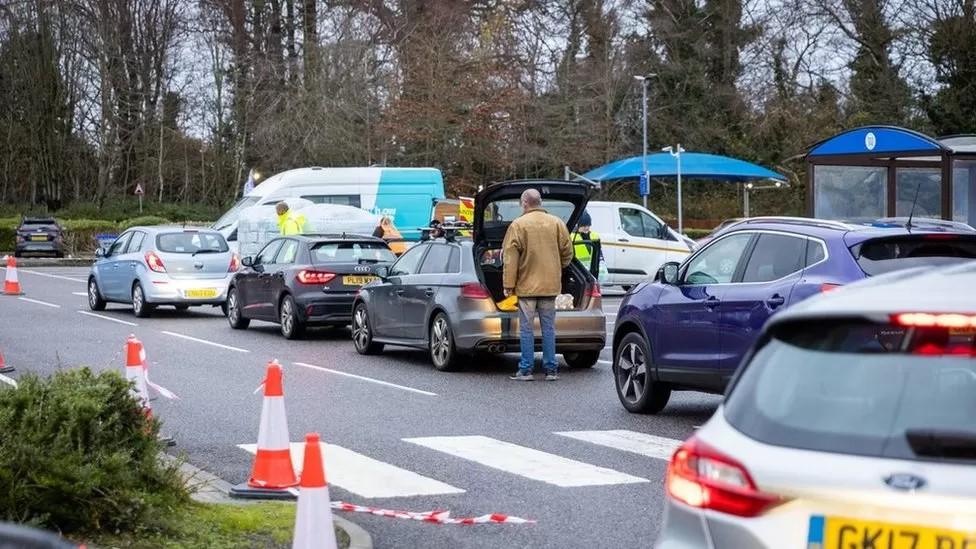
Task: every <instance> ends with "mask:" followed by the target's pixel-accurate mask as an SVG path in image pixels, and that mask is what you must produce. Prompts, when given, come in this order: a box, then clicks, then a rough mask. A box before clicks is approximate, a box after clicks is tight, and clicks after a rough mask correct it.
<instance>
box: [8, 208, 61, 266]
mask: <svg viewBox="0 0 976 549" xmlns="http://www.w3.org/2000/svg"><path fill="white" fill-rule="evenodd" d="M16 241H17V242H16V247H15V248H14V256H16V257H21V256H22V255H23V254H25V253H45V254H54V255H55V256H56V257H64V230H63V229H62V228H61V225H58V222H57V221H56V220H55V219H54V218H53V217H25V218H24V219H23V221H21V222H20V226H19V227H17V235H16Z"/></svg>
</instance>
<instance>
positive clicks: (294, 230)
mask: <svg viewBox="0 0 976 549" xmlns="http://www.w3.org/2000/svg"><path fill="white" fill-rule="evenodd" d="M275 211H276V212H278V233H280V234H281V236H289V235H293V234H302V220H301V218H300V217H296V216H295V215H293V214H292V213H291V212H290V211H289V210H288V204H285V203H284V202H279V203H278V204H277V205H276V206H275Z"/></svg>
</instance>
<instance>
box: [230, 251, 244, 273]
mask: <svg viewBox="0 0 976 549" xmlns="http://www.w3.org/2000/svg"><path fill="white" fill-rule="evenodd" d="M240 268H241V258H239V257H237V254H230V266H228V267H227V272H228V273H236V272H237V270H238V269H240Z"/></svg>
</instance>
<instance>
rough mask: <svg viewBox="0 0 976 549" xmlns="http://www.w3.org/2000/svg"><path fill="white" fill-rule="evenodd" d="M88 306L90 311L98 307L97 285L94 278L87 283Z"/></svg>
mask: <svg viewBox="0 0 976 549" xmlns="http://www.w3.org/2000/svg"><path fill="white" fill-rule="evenodd" d="M88 305H89V306H90V307H91V308H92V309H95V308H97V307H98V284H96V283H95V279H94V278H93V279H91V280H89V281H88Z"/></svg>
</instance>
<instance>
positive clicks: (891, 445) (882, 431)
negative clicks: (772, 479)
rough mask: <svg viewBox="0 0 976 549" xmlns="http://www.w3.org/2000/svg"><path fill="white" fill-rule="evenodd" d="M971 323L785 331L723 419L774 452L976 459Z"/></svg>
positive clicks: (746, 375) (768, 342) (775, 336)
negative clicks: (785, 449) (790, 450)
mask: <svg viewBox="0 0 976 549" xmlns="http://www.w3.org/2000/svg"><path fill="white" fill-rule="evenodd" d="M955 316H958V317H960V318H966V317H962V316H961V315H955ZM972 318H976V317H972ZM970 326H971V327H970V328H966V329H949V328H937V327H913V326H904V325H895V324H877V323H870V322H865V321H862V320H829V321H825V320H818V321H815V322H810V321H807V322H798V323H791V324H786V325H783V326H780V327H778V328H775V329H774V331H773V333H772V334H771V335H770V336H768V338H765V339H764V341H765V343H764V344H762V346H761V347H760V348H759V350H758V351H757V352H756V354H755V355H754V356H753V358H752V359H751V360H750V361H749V363H748V364H746V365H745V366H744V368H745V370H744V371H743V372H742V373H741V377H740V378H739V379H738V381H737V382H736V384H735V386H734V388H733V389H732V391H731V392H730V394H729V395H728V398H727V400H726V404H725V416H726V419H727V420H728V421H729V423H731V424H732V425H733V426H734V427H735V428H736V429H738V430H740V431H741V432H743V433H745V434H746V435H748V436H750V437H752V438H754V439H756V440H759V441H762V442H765V443H769V444H775V445H778V446H788V447H794V448H805V449H810V450H818V451H827V452H837V453H843V454H858V455H867V456H876V457H891V458H901V459H949V458H959V459H964V460H967V461H976V423H974V419H973V418H976V343H974V342H976V337H974V336H976V322H971V323H970Z"/></svg>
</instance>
